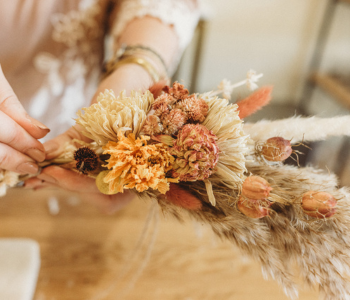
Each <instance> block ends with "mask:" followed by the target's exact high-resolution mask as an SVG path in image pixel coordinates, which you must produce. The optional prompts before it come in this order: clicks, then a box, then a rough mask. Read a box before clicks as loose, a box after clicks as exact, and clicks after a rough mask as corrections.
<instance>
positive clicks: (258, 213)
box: [237, 196, 272, 219]
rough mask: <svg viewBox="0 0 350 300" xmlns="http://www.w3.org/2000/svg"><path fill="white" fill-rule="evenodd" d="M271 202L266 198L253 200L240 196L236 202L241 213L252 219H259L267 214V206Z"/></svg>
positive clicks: (268, 211)
mask: <svg viewBox="0 0 350 300" xmlns="http://www.w3.org/2000/svg"><path fill="white" fill-rule="evenodd" d="M271 205H272V202H270V201H269V200H266V199H262V200H255V199H248V198H244V197H242V196H241V197H240V198H239V200H238V202H237V208H238V209H239V210H240V212H241V213H243V214H244V215H246V216H247V217H249V218H252V219H261V218H263V217H266V216H268V215H269V213H270V210H269V207H270V206H271Z"/></svg>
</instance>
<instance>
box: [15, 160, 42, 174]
mask: <svg viewBox="0 0 350 300" xmlns="http://www.w3.org/2000/svg"><path fill="white" fill-rule="evenodd" d="M38 170H39V167H38V166H37V165H36V164H35V163H33V162H25V163H21V164H20V165H19V166H18V167H17V171H19V172H20V173H22V174H36V173H38Z"/></svg>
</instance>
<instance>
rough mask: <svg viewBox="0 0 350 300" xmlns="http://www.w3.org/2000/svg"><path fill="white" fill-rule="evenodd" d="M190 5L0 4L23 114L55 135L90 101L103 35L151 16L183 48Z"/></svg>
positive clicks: (2, 51) (2, 37)
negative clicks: (170, 29)
mask: <svg viewBox="0 0 350 300" xmlns="http://www.w3.org/2000/svg"><path fill="white" fill-rule="evenodd" d="M189 2H191V1H186V0H124V1H113V0H11V1H8V0H0V63H1V66H2V69H3V71H4V73H5V76H6V77H7V79H8V81H9V82H10V84H11V86H12V87H13V89H14V91H15V93H16V95H17V96H18V98H19V99H20V101H21V102H22V104H23V106H24V107H25V109H26V110H27V112H28V113H29V114H30V115H31V116H32V117H34V118H37V119H38V120H40V121H41V122H43V123H44V124H45V125H47V126H48V127H50V128H51V129H52V131H51V133H50V137H53V136H56V135H57V134H59V133H62V132H63V131H65V130H66V129H67V128H68V127H69V126H71V125H73V124H74V120H73V118H74V117H75V113H76V111H77V110H78V109H80V108H81V107H84V106H87V105H88V104H89V102H90V101H91V97H92V95H93V94H94V92H95V89H96V85H97V82H98V77H99V75H100V69H101V63H102V60H103V53H104V47H103V45H104V38H105V36H106V33H107V32H108V31H110V32H112V34H113V36H116V37H117V36H118V35H119V34H120V33H121V32H122V31H123V29H124V27H125V25H126V24H127V23H128V22H129V21H131V20H132V19H133V18H135V17H142V16H145V15H151V16H154V17H157V18H159V19H161V20H162V21H163V22H164V23H167V24H172V25H174V28H175V30H176V32H177V34H178V37H179V44H180V48H182V49H183V48H184V47H185V46H186V45H187V43H188V42H189V41H190V39H191V36H192V34H193V31H194V28H195V26H196V23H197V20H198V11H196V10H194V9H193V6H192V5H189ZM118 4H120V6H119V5H118ZM117 9H118V11H116V10H117ZM111 16H115V17H114V19H111V18H112V17H111Z"/></svg>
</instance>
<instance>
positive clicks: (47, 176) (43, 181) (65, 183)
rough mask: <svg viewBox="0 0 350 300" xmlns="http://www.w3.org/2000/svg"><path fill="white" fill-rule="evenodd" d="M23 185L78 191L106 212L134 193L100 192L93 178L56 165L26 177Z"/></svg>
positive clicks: (116, 209)
mask: <svg viewBox="0 0 350 300" xmlns="http://www.w3.org/2000/svg"><path fill="white" fill-rule="evenodd" d="M25 187H26V188H33V189H35V190H37V189H41V188H48V187H61V188H63V189H67V190H70V191H74V192H79V193H80V195H81V198H82V200H84V201H86V202H88V203H90V204H92V205H94V206H96V207H97V208H98V209H99V210H101V211H102V212H104V213H106V214H113V213H115V212H116V211H118V210H120V209H122V208H123V207H124V206H126V205H127V204H128V203H130V202H131V200H132V199H133V198H134V194H133V193H131V192H130V191H124V193H120V194H116V195H104V194H101V193H100V192H99V190H98V189H97V187H96V184H95V180H94V179H92V178H89V177H87V176H85V175H81V174H78V173H75V172H73V171H69V170H65V169H63V168H60V167H56V166H51V167H47V168H45V169H43V171H42V172H41V174H40V175H38V176H37V177H36V178H30V179H28V180H27V181H26V183H25Z"/></svg>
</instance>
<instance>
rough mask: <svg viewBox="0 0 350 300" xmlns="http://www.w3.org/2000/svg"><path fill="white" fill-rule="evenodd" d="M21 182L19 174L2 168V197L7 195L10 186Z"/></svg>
mask: <svg viewBox="0 0 350 300" xmlns="http://www.w3.org/2000/svg"><path fill="white" fill-rule="evenodd" d="M18 182H19V174H18V173H15V172H11V171H8V170H0V197H2V196H5V195H6V191H7V188H8V187H14V186H15V185H16V184H17V183H18Z"/></svg>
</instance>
